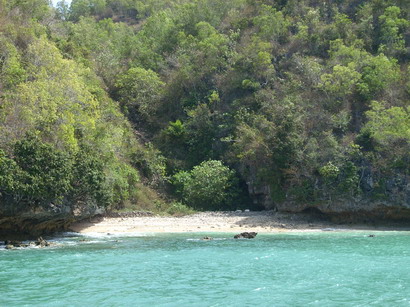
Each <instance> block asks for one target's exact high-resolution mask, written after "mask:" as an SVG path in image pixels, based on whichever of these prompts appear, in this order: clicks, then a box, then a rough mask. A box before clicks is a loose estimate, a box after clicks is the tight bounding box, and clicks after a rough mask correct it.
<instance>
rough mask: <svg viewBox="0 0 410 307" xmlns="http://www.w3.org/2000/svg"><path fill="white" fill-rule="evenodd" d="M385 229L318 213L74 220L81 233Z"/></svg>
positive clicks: (207, 214)
mask: <svg viewBox="0 0 410 307" xmlns="http://www.w3.org/2000/svg"><path fill="white" fill-rule="evenodd" d="M337 229H340V230H346V229H352V230H353V229H357V230H386V229H385V227H384V228H381V227H380V228H379V227H375V226H371V225H350V224H334V223H332V222H330V221H327V220H325V219H323V218H321V217H318V216H312V215H305V214H291V213H279V212H273V211H261V212H200V213H196V214H193V215H187V216H182V217H170V216H166V217H164V216H142V217H96V218H93V219H91V220H85V221H82V222H78V223H75V224H73V225H72V226H71V230H72V231H75V232H80V233H133V232H144V233H159V232H235V233H239V232H244V231H255V232H258V233H272V232H285V231H286V232H289V231H324V230H325V231H326V230H337Z"/></svg>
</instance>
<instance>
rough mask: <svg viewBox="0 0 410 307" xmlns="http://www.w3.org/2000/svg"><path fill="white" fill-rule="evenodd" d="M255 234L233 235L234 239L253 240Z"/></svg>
mask: <svg viewBox="0 0 410 307" xmlns="http://www.w3.org/2000/svg"><path fill="white" fill-rule="evenodd" d="M257 234H258V233H257V232H242V233H240V234H237V235H235V236H234V237H233V238H234V239H253V238H255V237H256V235H257Z"/></svg>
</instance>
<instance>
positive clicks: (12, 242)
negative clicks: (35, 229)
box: [4, 237, 52, 249]
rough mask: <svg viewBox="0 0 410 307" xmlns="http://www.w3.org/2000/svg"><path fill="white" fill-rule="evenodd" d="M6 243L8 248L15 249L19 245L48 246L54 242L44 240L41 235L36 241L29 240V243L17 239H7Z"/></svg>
mask: <svg viewBox="0 0 410 307" xmlns="http://www.w3.org/2000/svg"><path fill="white" fill-rule="evenodd" d="M4 245H6V249H15V248H18V247H30V246H37V247H47V246H51V245H52V244H51V243H50V242H48V241H46V240H44V239H43V238H42V237H39V238H38V239H37V240H36V241H34V242H29V243H23V242H20V241H16V240H5V241H4Z"/></svg>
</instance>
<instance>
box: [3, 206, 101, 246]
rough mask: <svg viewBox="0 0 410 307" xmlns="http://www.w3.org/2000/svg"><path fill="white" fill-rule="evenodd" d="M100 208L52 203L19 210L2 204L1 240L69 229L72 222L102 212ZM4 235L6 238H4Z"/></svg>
mask: <svg viewBox="0 0 410 307" xmlns="http://www.w3.org/2000/svg"><path fill="white" fill-rule="evenodd" d="M103 212H104V211H103V210H102V209H99V208H96V207H95V208H89V207H86V206H81V205H78V206H76V207H75V208H72V207H70V206H55V205H51V206H48V207H46V208H44V207H36V208H33V207H32V208H29V209H28V210H27V208H25V210H24V211H22V210H21V211H19V210H18V208H15V207H14V208H12V207H11V206H7V205H5V204H0V240H1V239H8V238H10V237H13V236H23V237H24V236H26V237H38V236H40V235H43V234H48V233H53V232H58V231H64V230H67V229H68V227H69V226H70V224H71V223H73V222H75V221H78V220H82V219H84V218H87V217H91V216H93V215H96V214H102V213H103ZM3 237H4V238H3Z"/></svg>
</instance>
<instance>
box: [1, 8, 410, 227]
mask: <svg viewBox="0 0 410 307" xmlns="http://www.w3.org/2000/svg"><path fill="white" fill-rule="evenodd" d="M409 61H410V5H409V2H408V1H407V0H387V1H382V0H368V1H366V0H338V1H330V0H325V1H317V0H300V1H299V0H298V1H296V0H276V1H274V0H270V1H269V0H260V1H256V0H232V1H219V0H146V1H138V0H72V2H71V4H70V5H68V4H67V3H66V2H65V1H60V2H59V3H58V5H57V7H55V8H54V7H52V6H51V4H50V3H49V2H48V1H47V0H0V217H10V216H12V217H13V216H14V217H15V216H18V215H24V213H27V212H30V214H32V213H33V212H40V211H41V212H47V214H48V215H51V216H53V215H59V214H63V215H64V214H71V215H73V214H74V213H75V212H77V214H78V215H87V214H88V215H90V214H91V215H92V214H94V213H95V212H96V210H97V209H98V208H99V207H104V208H108V209H121V208H124V207H126V208H133V209H138V208H140V209H147V208H149V209H150V210H151V209H152V208H155V210H158V211H161V210H169V211H170V212H171V211H172V210H176V211H178V210H187V208H186V206H189V207H193V208H195V209H199V210H209V209H212V210H219V209H230V210H231V209H236V208H241V207H242V208H245V207H251V208H252V209H264V208H267V209H279V210H284V211H298V210H299V211H300V210H303V209H306V208H318V209H319V210H321V211H323V212H328V213H338V214H346V213H349V212H350V213H352V212H353V213H352V214H351V215H353V216H354V215H355V214H359V213H360V212H361V213H363V212H365V215H369V212H370V216H372V215H373V216H375V217H378V218H409V217H410V174H409V171H410V146H409V145H410V65H409ZM154 200H155V201H154ZM150 202H151V203H152V204H149V203H150ZM167 203H168V204H167ZM169 203H172V204H171V205H169ZM97 211H98V210H97ZM65 222H66V218H62V219H61V223H65Z"/></svg>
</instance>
